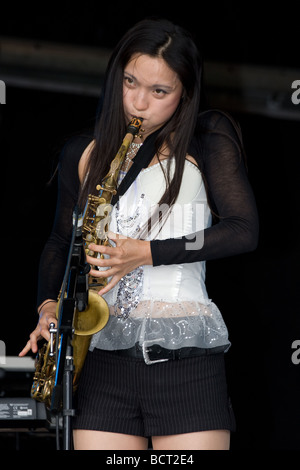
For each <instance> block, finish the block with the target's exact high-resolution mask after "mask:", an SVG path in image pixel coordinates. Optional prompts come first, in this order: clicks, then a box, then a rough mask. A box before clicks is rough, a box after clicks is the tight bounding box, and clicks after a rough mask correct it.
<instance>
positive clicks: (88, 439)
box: [73, 429, 148, 450]
mask: <svg viewBox="0 0 300 470" xmlns="http://www.w3.org/2000/svg"><path fill="white" fill-rule="evenodd" d="M73 441H74V449H75V450H147V449H148V439H146V438H145V437H140V436H130V435H127V434H119V433H114V432H104V431H89V430H85V429H76V430H74V432H73Z"/></svg>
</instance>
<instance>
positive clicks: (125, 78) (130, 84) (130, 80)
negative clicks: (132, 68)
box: [124, 77, 134, 86]
mask: <svg viewBox="0 0 300 470" xmlns="http://www.w3.org/2000/svg"><path fill="white" fill-rule="evenodd" d="M124 82H125V83H126V85H129V86H132V85H133V84H134V81H133V78H130V77H124Z"/></svg>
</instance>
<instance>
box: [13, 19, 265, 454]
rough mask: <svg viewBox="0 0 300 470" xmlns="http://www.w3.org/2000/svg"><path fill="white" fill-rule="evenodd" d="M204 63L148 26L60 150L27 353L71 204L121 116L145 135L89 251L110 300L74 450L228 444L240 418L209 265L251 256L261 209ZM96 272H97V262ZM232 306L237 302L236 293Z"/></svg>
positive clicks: (52, 287) (50, 308)
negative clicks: (205, 80)
mask: <svg viewBox="0 0 300 470" xmlns="http://www.w3.org/2000/svg"><path fill="white" fill-rule="evenodd" d="M201 74H202V61H201V58H200V56H199V52H198V50H197V48H196V46H195V44H194V42H193V40H192V39H191V37H190V35H189V34H188V33H187V32H186V31H185V30H183V29H182V28H181V27H178V26H176V25H174V24H172V23H170V22H168V21H164V20H145V21H142V22H140V23H138V24H137V25H135V26H134V27H133V28H131V29H130V30H129V31H128V32H127V33H126V34H125V36H124V37H123V38H122V39H121V40H120V42H119V43H118V44H117V46H116V48H115V51H114V52H113V54H112V56H111V59H110V62H109V64H108V68H107V73H106V77H105V84H104V87H103V92H102V99H101V112H100V115H99V119H97V122H96V125H95V133H94V136H92V138H88V137H84V136H81V137H79V138H78V139H74V140H73V141H72V142H70V143H69V144H68V146H67V147H66V148H65V149H64V152H63V153H62V156H61V160H60V171H59V196H58V203H57V212H56V217H55V222H54V227H53V231H52V234H51V236H50V239H49V241H48V242H47V244H46V247H45V250H44V252H43V255H42V258H41V263H40V271H39V289H38V305H39V307H38V312H39V321H38V324H37V327H36V329H35V330H34V331H33V332H32V334H31V335H30V339H29V341H28V343H27V345H26V346H25V348H24V350H23V351H22V352H21V355H24V354H26V353H27V352H28V351H29V350H30V349H31V350H32V351H33V352H36V351H37V342H38V340H39V338H41V337H44V338H46V339H49V331H48V329H49V324H50V322H52V321H53V322H55V312H56V298H57V294H58V291H59V287H60V285H61V282H62V277H63V272H64V266H65V262H66V255H65V253H66V252H67V248H68V244H69V240H70V233H71V222H70V220H71V217H72V209H73V207H74V204H75V203H76V202H77V201H78V202H79V205H80V207H83V206H84V203H85V201H86V198H87V195H88V194H89V193H90V192H91V191H92V190H93V188H95V187H96V185H97V184H98V182H99V181H101V180H102V178H103V176H104V175H105V174H106V173H107V171H108V168H109V164H110V162H111V160H112V158H113V156H114V155H115V153H116V151H117V147H118V145H119V143H120V142H121V141H122V137H123V135H124V132H125V129H126V124H127V123H128V122H129V121H130V120H131V119H132V117H134V116H137V117H140V118H142V120H143V123H142V129H141V130H140V132H139V134H138V135H137V136H135V138H134V139H133V142H132V144H131V145H130V147H129V149H128V152H127V155H126V159H125V160H124V162H123V166H122V168H121V171H120V174H119V179H118V184H119V189H120V193H121V188H122V187H123V188H124V185H125V186H126V184H125V183H126V182H128V181H129V180H130V175H131V174H132V168H133V169H134V168H136V166H137V165H138V163H139V161H141V159H142V158H145V160H144V161H146V162H147V163H146V165H145V167H142V168H140V169H139V172H137V174H135V177H134V178H133V180H130V183H129V184H128V183H127V186H126V189H125V191H124V192H123V193H122V194H118V195H117V196H118V197H117V199H116V201H115V202H114V206H113V209H112V211H111V214H110V216H111V217H110V228H109V233H108V238H109V240H110V241H111V243H110V245H95V244H92V245H91V246H90V249H91V250H94V251H95V252H97V253H99V254H101V255H103V256H102V257H101V258H96V259H95V258H91V257H90V256H89V255H88V256H87V262H88V263H89V264H91V265H92V269H91V275H93V276H95V277H96V278H99V279H101V278H105V279H107V281H108V282H107V284H106V286H105V287H103V288H101V289H100V290H99V295H101V296H103V297H104V298H105V300H106V302H107V304H108V306H109V312H110V316H109V320H108V323H107V325H106V326H105V328H103V329H102V330H101V331H100V332H99V333H97V334H95V335H94V336H93V338H92V341H91V345H90V349H89V352H88V355H87V358H86V361H85V363H84V367H83V371H82V376H81V378H80V383H79V387H78V392H77V415H76V418H75V419H74V424H73V427H74V446H75V449H135V450H138V449H147V446H148V438H149V437H151V438H152V446H153V449H155V450H162V449H169V450H170V449H181V450H184V449H228V448H229V443H230V433H231V432H232V431H234V430H235V418H234V414H233V409H232V406H231V403H230V399H229V397H228V393H227V385H226V374H225V366H224V354H226V351H227V350H228V349H229V347H230V341H229V336H228V331H227V327H226V325H225V322H224V320H223V317H222V314H221V312H220V311H219V309H218V307H217V305H216V304H215V303H214V302H213V301H212V300H211V299H210V298H209V296H208V293H207V290H206V286H205V263H206V261H209V260H212V259H218V258H223V257H227V256H233V255H237V254H239V253H243V252H246V251H251V250H254V249H255V247H256V244H257V235H258V219H257V211H256V204H255V200H254V196H253V192H252V189H251V187H250V185H249V181H248V178H247V172H246V169H245V164H244V160H243V146H242V140H241V135H240V130H239V127H238V126H237V125H236V124H235V122H234V121H233V119H232V118H231V117H230V116H228V115H227V114H225V113H222V112H221V111H215V110H206V111H204V110H202V109H200V92H201ZM97 268H100V270H98V269H97ZM232 301H234V299H233V300H232Z"/></svg>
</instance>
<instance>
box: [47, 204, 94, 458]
mask: <svg viewBox="0 0 300 470" xmlns="http://www.w3.org/2000/svg"><path fill="white" fill-rule="evenodd" d="M81 226H82V219H80V217H79V214H78V207H77V206H76V208H75V209H74V213H73V233H72V239H71V245H70V250H69V257H68V262H67V267H66V272H65V276H64V281H63V285H62V291H61V301H60V307H59V312H58V323H57V329H56V338H57V341H56V376H55V385H54V388H53V393H52V398H51V406H50V412H52V413H53V414H55V415H58V413H59V412H60V411H62V416H63V448H64V450H70V449H71V444H72V417H73V416H75V410H74V409H73V370H74V365H73V364H74V361H73V348H72V337H73V333H74V330H73V318H74V314H75V311H76V309H77V310H79V311H84V310H85V309H86V307H87V305H88V278H87V274H88V272H89V270H90V266H89V265H88V264H87V263H86V260H85V251H84V245H83V239H82V228H81Z"/></svg>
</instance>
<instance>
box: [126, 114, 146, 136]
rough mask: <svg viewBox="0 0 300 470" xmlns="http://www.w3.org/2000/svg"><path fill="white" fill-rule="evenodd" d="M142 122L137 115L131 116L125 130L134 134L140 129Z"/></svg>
mask: <svg viewBox="0 0 300 470" xmlns="http://www.w3.org/2000/svg"><path fill="white" fill-rule="evenodd" d="M142 122H143V118H138V117H134V118H132V119H131V121H130V123H129V124H128V127H127V132H128V133H130V134H132V135H136V134H137V133H138V132H139V130H140V127H141V125H142Z"/></svg>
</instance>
